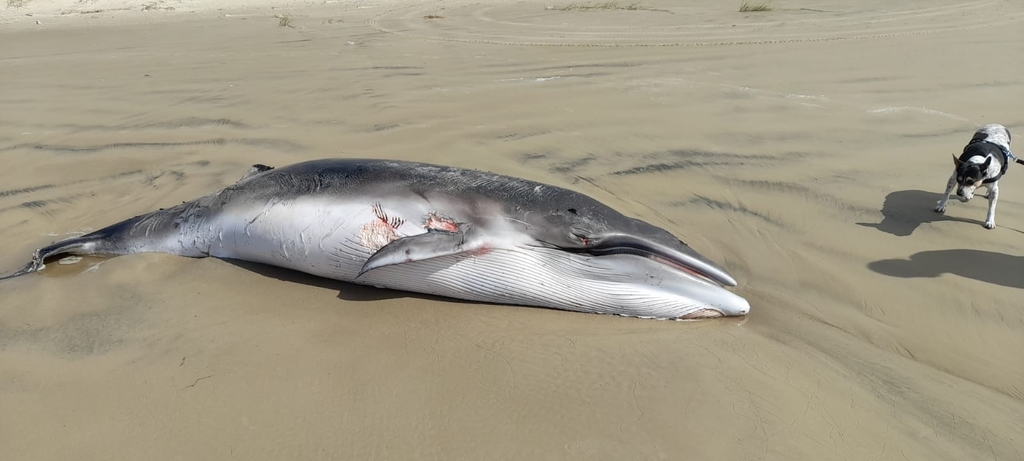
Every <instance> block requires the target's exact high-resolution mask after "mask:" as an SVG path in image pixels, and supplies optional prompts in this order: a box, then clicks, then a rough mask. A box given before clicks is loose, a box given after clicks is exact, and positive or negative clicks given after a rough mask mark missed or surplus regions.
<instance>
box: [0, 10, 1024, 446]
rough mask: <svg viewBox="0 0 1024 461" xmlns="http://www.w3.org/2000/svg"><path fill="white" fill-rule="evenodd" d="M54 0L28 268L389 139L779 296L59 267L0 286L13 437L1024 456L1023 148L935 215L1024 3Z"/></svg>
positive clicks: (195, 263)
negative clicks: (567, 306) (588, 200)
mask: <svg viewBox="0 0 1024 461" xmlns="http://www.w3.org/2000/svg"><path fill="white" fill-rule="evenodd" d="M41 1H42V0H30V1H25V2H24V5H23V6H22V7H21V8H14V7H8V8H7V9H6V10H3V15H2V16H0V20H2V21H3V23H4V25H3V27H2V28H0V43H2V44H3V46H0V107H3V110H2V111H0V159H2V161H3V168H0V241H3V242H4V245H5V249H4V250H3V251H2V252H0V272H4V271H10V270H14V269H16V268H18V267H20V266H21V265H22V264H23V263H24V262H25V261H26V260H27V258H28V257H29V255H30V253H31V251H32V250H33V249H35V248H37V247H39V246H42V245H45V244H48V243H50V242H52V241H54V240H56V239H60V238H64V237H67V236H70V235H74V234H76V233H82V232H87V231H89V230H93V229H97V228H100V227H103V226H106V225H108V224H111V223H113V222H116V221H118V220H121V219H125V218H128V217H131V216H134V215H137V214H140V213H144V212H147V211H150V210H153V209H156V208H159V207H164V206H169V205H174V204H176V203H180V202H181V201H184V200H190V199H193V198H195V197H198V196H200V195H203V194H206V193H209V192H212V191H214V190H216V189H218V188H221V187H224V186H226V185H228V184H231V183H233V182H234V181H235V180H237V179H238V178H239V177H241V175H242V174H244V173H245V171H246V170H247V169H248V167H249V165H251V164H253V163H264V164H269V165H284V164H288V163H293V162H297V161H301V160H307V159H314V158H322V157H332V156H340V157H377V158H397V159H412V160H420V161H427V162H435V163H444V164H451V165H457V166H461V167H472V168H481V169H487V170H490V171H495V172H500V173H504V174H510V175H516V176H522V177H526V178H529V179H533V180H538V181H544V182H549V183H552V184H556V185H559V186H564V187H569V188H573V189H575V190H579V191H581V192H584V193H587V194H590V195H592V196H593V197H595V198H597V199H599V200H602V201H604V202H605V203H607V204H609V205H611V206H613V207H615V208H617V209H619V210H621V211H623V212H625V213H627V214H630V215H633V216H637V217H640V218H642V219H645V220H648V221H650V222H652V223H654V224H657V225H660V226H663V227H665V228H667V229H669V230H671V231H672V232H674V233H676V234H678V235H679V236H680V237H681V238H682V239H683V240H684V241H687V242H688V243H689V244H690V245H691V246H693V247H694V248H695V249H697V250H698V251H700V252H702V253H703V254H705V255H707V256H708V257H710V258H712V259H713V260H715V261H719V262H721V263H722V264H723V265H724V266H725V267H726V268H727V269H728V270H729V271H730V272H732V273H733V275H734V276H735V277H736V278H737V279H738V280H739V286H738V287H737V288H736V292H737V293H739V294H741V295H743V296H745V297H746V298H747V299H748V300H750V303H751V306H752V312H751V313H750V315H748V316H747V317H745V318H731V319H718V320H712V321H703V322H659V321H650V320H637V319H625V318H618V317H608V316H599V315H585V314H574V313H567V312H559V311H552V310H545V309H530V308H522V307H510V306H494V305H481V304H474V303H466V302H458V301H451V300H442V299H437V298H430V297H423V296H417V295H411V294H406V293H398V292H391V291H384V290H375V289H369V288H363V287H357V286H351V285H346V284H342V283H336V282H332V281H329V280H322V279H316V278H313V277H308V276H304V275H301V274H295V273H291V272H286V271H282V270H276V269H271V268H266V267H261V266H254V265H247V264H241V263H237V262H236V263H232V262H227V261H220V260H214V259H205V260H195V259H187V258H179V257H174V256H169V255H137V256H129V257H120V258H113V259H107V260H101V259H93V258H87V259H86V260H84V261H82V262H81V263H79V264H76V265H70V266H61V265H55V264H54V265H50V266H48V267H47V269H46V270H45V271H44V272H42V273H39V274H34V275H31V276H27V277H20V278H17V279H12V280H8V281H3V282H0V409H2V410H0V411H2V413H3V417H2V418H0V446H3V447H4V449H3V450H4V452H5V456H4V458H5V459H11V460H22V459H26V460H27V459H32V460H48V459H79V460H91V459H154V460H161V459H228V458H233V457H237V458H242V459H402V460H406V459H445V460H451V459H559V460H566V459H568V460H574V459H581V460H582V459H586V460H594V459H609V460H611V459H614V460H624V459H631V460H632V459H666V460H668V459H672V460H675V459H737V460H739V459H742V460H759V459H777V460H791V459H808V460H812V459H813V460H833V459H835V460H846V459H853V460H904V459H910V460H976V459H994V460H1010V459H1022V456H1024V454H1022V453H1024V435H1022V434H1024V417H1022V415H1024V386H1022V384H1021V383H1024V305H1022V302H1021V299H1022V297H1021V294H1022V291H1021V290H1022V289H1024V275H1022V274H1024V270H1022V269H1024V235H1022V234H1024V169H1019V168H1020V167H1019V165H1013V166H1011V168H1010V170H1009V172H1008V174H1007V176H1006V177H1005V179H1004V180H1003V182H1002V189H1001V191H1000V199H999V207H998V211H997V225H998V226H999V227H997V228H996V229H995V230H986V229H984V228H983V227H982V226H981V221H982V220H983V219H984V215H985V201H984V200H983V199H980V198H978V199H976V200H974V201H972V202H969V203H966V204H964V203H959V202H953V203H951V204H950V207H949V209H948V211H947V212H946V214H945V215H944V216H942V215H938V214H936V213H934V212H933V211H932V208H933V207H934V203H935V201H936V200H937V199H938V198H939V193H940V192H941V190H942V187H943V186H944V184H945V181H946V179H947V178H948V176H949V173H950V171H951V168H952V160H951V159H950V154H953V153H959V151H960V150H961V149H962V147H963V145H964V144H965V143H966V142H967V141H968V140H969V139H970V136H971V133H972V132H973V130H974V129H975V128H976V127H977V126H979V125H981V124H985V123H1002V124H1005V125H1006V126H1008V127H1009V128H1010V130H1011V132H1013V133H1014V134H1016V133H1018V132H1019V133H1021V134H1019V135H1018V136H1024V112H1022V107H1021V105H1020V104H1019V102H1020V101H1021V100H1022V97H1024V80H1022V79H1021V77H1020V76H1021V75H1024V61H1021V60H1020V59H1015V58H1013V57H1014V56H1024V34H1021V33H1020V30H1021V27H1022V24H1024V7H1022V6H1021V5H1019V4H1016V3H1011V2H1003V1H974V2H953V1H946V0H943V1H935V2H932V1H929V2H926V1H923V0H918V1H914V2H900V3H899V4H895V5H894V4H891V2H882V1H878V0H871V1H867V2H858V3H857V4H855V5H854V4H849V2H809V1H807V2H804V1H794V2H785V5H783V4H782V2H775V3H776V4H775V7H776V9H775V10H774V11H768V12H761V13H739V12H737V11H736V10H737V8H738V2H736V4H735V5H734V4H732V3H729V2H726V3H721V2H712V1H701V2H686V4H685V5H682V6H680V5H678V4H677V2H668V1H654V2H644V3H642V4H641V6H642V8H644V9H640V10H622V9H611V10H599V11H562V10H560V9H558V8H561V7H564V6H566V5H568V4H569V3H570V2H569V1H568V0H566V1H565V2H562V3H559V2H555V1H547V2H540V1H533V0H527V1H523V2H484V3H471V2H449V1H442V2H432V3H398V2H389V3H382V2H376V1H370V2H336V3H335V2H332V3H327V4H322V3H321V4H300V3H298V2H294V3H291V4H286V3H284V2H280V3H278V4H281V5H286V6H285V7H278V8H274V9H271V7H270V5H271V4H273V3H272V2H249V3H248V4H247V5H241V4H239V5H235V6H230V5H227V6H223V8H224V9H221V10H218V9H216V8H214V7H213V6H211V4H205V6H202V7H199V6H197V5H195V4H193V3H190V2H158V3H152V5H153V6H152V7H150V8H148V9H147V8H146V7H145V5H147V4H149V3H142V2H132V1H128V2H124V1H122V2H120V3H117V2H114V1H113V0H104V1H103V2H91V3H81V2H78V3H72V2H70V1H64V4H63V6H61V5H57V4H54V5H57V6H53V5H49V4H48V5H41V4H40V2H41ZM9 5H10V3H9ZM119 5H120V6H119ZM212 5H215V4H212ZM167 7H174V8H175V9H174V10H169V9H163V8H167ZM62 8H63V9H62ZM96 10H103V11H98V12H97V11H96ZM29 13H31V14H33V15H32V16H26V14H29ZM280 16H287V18H288V19H286V20H284V21H282V19H281V17H280ZM427 16H431V17H432V16H440V17H435V18H427ZM36 21H39V24H37V23H36ZM282 23H287V25H285V26H283V25H281V24H282ZM1021 149H1022V148H1018V149H1017V150H1021Z"/></svg>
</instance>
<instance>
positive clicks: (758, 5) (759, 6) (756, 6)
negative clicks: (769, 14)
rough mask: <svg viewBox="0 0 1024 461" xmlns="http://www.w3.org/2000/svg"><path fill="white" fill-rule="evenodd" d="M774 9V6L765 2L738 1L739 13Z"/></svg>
mask: <svg viewBox="0 0 1024 461" xmlns="http://www.w3.org/2000/svg"><path fill="white" fill-rule="evenodd" d="M774 9H775V7H773V6H772V5H771V4H770V3H767V2H749V1H747V0H743V2H742V3H740V13H750V12H759V11H771V10H774Z"/></svg>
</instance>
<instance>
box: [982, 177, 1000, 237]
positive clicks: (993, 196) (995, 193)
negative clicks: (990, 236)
mask: <svg viewBox="0 0 1024 461" xmlns="http://www.w3.org/2000/svg"><path fill="white" fill-rule="evenodd" d="M996 200H999V183H998V182H994V183H992V186H990V187H989V188H988V215H987V216H985V229H995V228H996Z"/></svg>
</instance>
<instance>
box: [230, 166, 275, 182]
mask: <svg viewBox="0 0 1024 461" xmlns="http://www.w3.org/2000/svg"><path fill="white" fill-rule="evenodd" d="M273 169H274V167H272V166H267V165H264V164H262V163H257V164H255V165H253V166H252V168H249V171H248V172H246V173H245V176H242V178H241V179H239V180H238V182H242V181H245V180H246V179H249V178H251V177H253V176H256V175H258V174H260V173H263V172H264V171H270V170H273Z"/></svg>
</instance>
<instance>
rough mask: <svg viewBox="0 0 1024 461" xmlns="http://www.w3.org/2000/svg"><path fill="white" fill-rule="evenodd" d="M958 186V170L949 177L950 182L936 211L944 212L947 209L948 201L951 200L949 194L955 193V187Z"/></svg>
mask: <svg viewBox="0 0 1024 461" xmlns="http://www.w3.org/2000/svg"><path fill="white" fill-rule="evenodd" d="M955 187H956V172H955V171H954V172H953V174H952V175H950V177H949V182H947V183H946V192H945V193H944V194H942V200H939V204H938V206H936V207H935V211H936V212H938V213H942V212H944V211H946V202H949V194H952V193H953V188H955Z"/></svg>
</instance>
